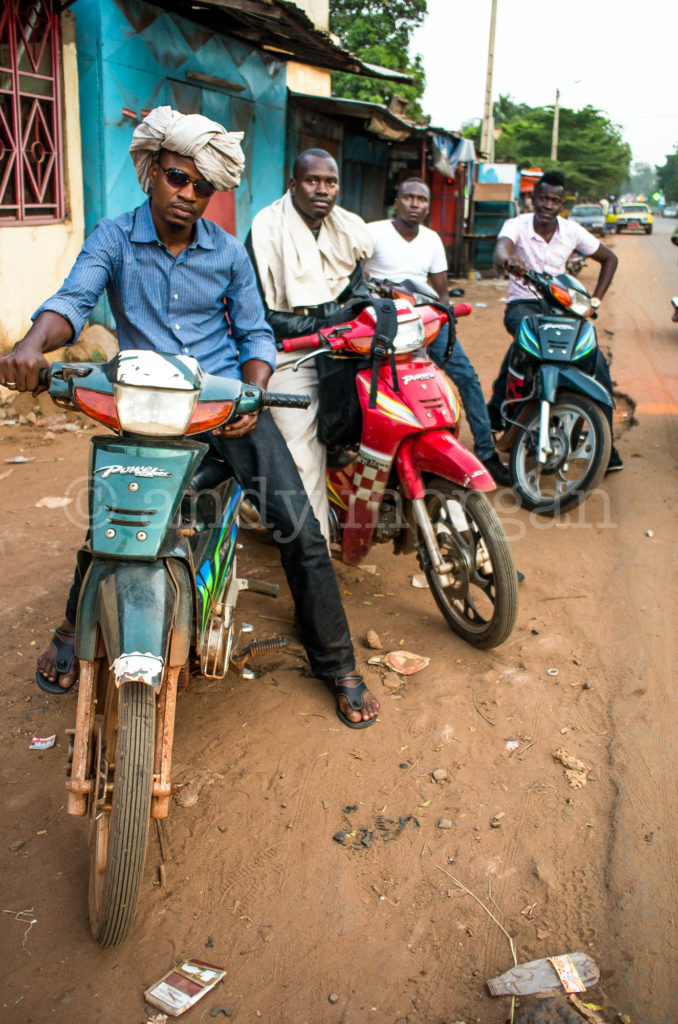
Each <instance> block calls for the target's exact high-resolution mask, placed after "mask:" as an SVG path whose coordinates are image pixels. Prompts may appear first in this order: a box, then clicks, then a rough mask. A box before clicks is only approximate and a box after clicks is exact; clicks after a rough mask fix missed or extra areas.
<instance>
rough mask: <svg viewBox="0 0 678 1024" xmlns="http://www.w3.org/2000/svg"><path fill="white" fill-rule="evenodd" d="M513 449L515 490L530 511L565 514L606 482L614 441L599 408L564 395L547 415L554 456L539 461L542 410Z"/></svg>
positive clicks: (527, 423)
mask: <svg viewBox="0 0 678 1024" xmlns="http://www.w3.org/2000/svg"><path fill="white" fill-rule="evenodd" d="M523 427H524V429H523V430H522V431H521V433H520V436H519V437H518V439H517V440H516V442H515V444H514V446H513V448H512V450H511V463H510V471H511V479H512V481H513V490H514V492H515V493H516V495H517V496H518V498H519V500H520V503H521V504H522V505H523V506H524V507H525V508H527V509H530V510H533V511H536V512H539V513H541V514H543V515H553V514H554V513H557V512H565V511H566V510H567V509H570V508H574V507H575V506H576V505H578V504H579V503H580V502H582V501H584V500H585V499H586V498H587V497H588V496H589V494H590V493H591V491H593V490H595V488H596V487H597V486H598V484H599V483H600V481H601V480H602V478H603V476H604V474H605V470H606V469H607V464H608V462H609V461H610V451H611V450H612V437H611V435H610V427H609V424H608V422H607V419H606V417H605V414H604V413H603V411H602V410H601V408H600V406H599V405H597V404H596V402H594V401H593V400H592V399H590V398H587V397H585V396H584V395H578V394H573V393H569V392H562V393H561V394H560V395H559V396H558V398H557V400H556V401H555V402H554V403H553V404H552V405H551V407H550V411H549V426H548V432H549V442H550V445H551V453H550V455H549V456H548V457H547V459H546V461H545V462H543V463H541V462H539V460H538V458H537V448H538V443H539V442H538V439H539V406H537V407H536V408H535V409H534V410H533V412H532V413H531V414H530V415H529V417H528V418H527V419H526V420H525V422H524V424H523Z"/></svg>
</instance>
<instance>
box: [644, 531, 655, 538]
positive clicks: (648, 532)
mask: <svg viewBox="0 0 678 1024" xmlns="http://www.w3.org/2000/svg"><path fill="white" fill-rule="evenodd" d="M645 536H646V537H654V530H646V531H645Z"/></svg>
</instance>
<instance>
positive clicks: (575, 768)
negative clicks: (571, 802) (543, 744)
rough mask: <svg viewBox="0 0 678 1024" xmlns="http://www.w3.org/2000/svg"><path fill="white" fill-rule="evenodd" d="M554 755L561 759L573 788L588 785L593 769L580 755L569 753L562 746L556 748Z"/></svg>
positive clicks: (557, 759)
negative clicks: (581, 759)
mask: <svg viewBox="0 0 678 1024" xmlns="http://www.w3.org/2000/svg"><path fill="white" fill-rule="evenodd" d="M552 757H553V758H554V759H555V760H556V761H560V763H561V764H562V765H563V767H564V768H565V777H566V779H567V781H568V782H569V783H570V785H571V786H572V788H573V789H582V788H583V787H584V786H585V785H586V783H587V781H588V777H589V773H590V772H592V771H593V769H592V768H590V767H589V765H587V764H584V762H583V761H580V760H579V758H578V757H573V756H572V754H568V752H567V750H564V749H563V748H562V747H561V748H560V749H559V750H554V751H553V754H552Z"/></svg>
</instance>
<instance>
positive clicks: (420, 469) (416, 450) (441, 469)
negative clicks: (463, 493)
mask: <svg viewBox="0 0 678 1024" xmlns="http://www.w3.org/2000/svg"><path fill="white" fill-rule="evenodd" d="M396 467H397V470H398V476H399V478H400V480H401V483H402V486H403V490H404V492H405V495H406V497H407V498H423V497H424V495H425V493H426V489H425V487H424V483H423V480H422V474H423V473H432V474H434V475H435V476H441V477H443V479H445V480H450V481H451V482H452V483H454V484H458V485H459V486H460V487H464V488H466V490H469V491H493V490H494V489H495V487H496V484H495V482H494V480H493V479H492V477H491V475H490V474H489V473H488V471H487V470H486V469H485V467H484V466H483V464H482V462H480V460H479V459H477V458H476V456H475V455H474V454H473V452H470V451H469V450H468V448H465V447H464V445H463V444H461V442H460V441H458V440H457V438H456V437H455V436H454V434H452V433H450V431H449V430H431V431H429V432H427V433H426V434H414V435H412V436H410V437H408V438H406V439H405V441H404V442H403V444H402V445H401V446H400V448H399V450H398V453H397V455H396Z"/></svg>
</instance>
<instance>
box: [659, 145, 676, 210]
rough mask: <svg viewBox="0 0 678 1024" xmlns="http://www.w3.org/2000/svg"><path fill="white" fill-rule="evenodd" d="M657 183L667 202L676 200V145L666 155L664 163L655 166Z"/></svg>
mask: <svg viewBox="0 0 678 1024" xmlns="http://www.w3.org/2000/svg"><path fill="white" fill-rule="evenodd" d="M657 183H658V185H659V187H660V188H661V190H662V192H663V193H664V198H665V199H666V201H667V202H668V203H677V202H678V146H676V151H675V153H670V154H669V155H668V156H667V157H666V163H665V164H663V165H662V166H661V167H657Z"/></svg>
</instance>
